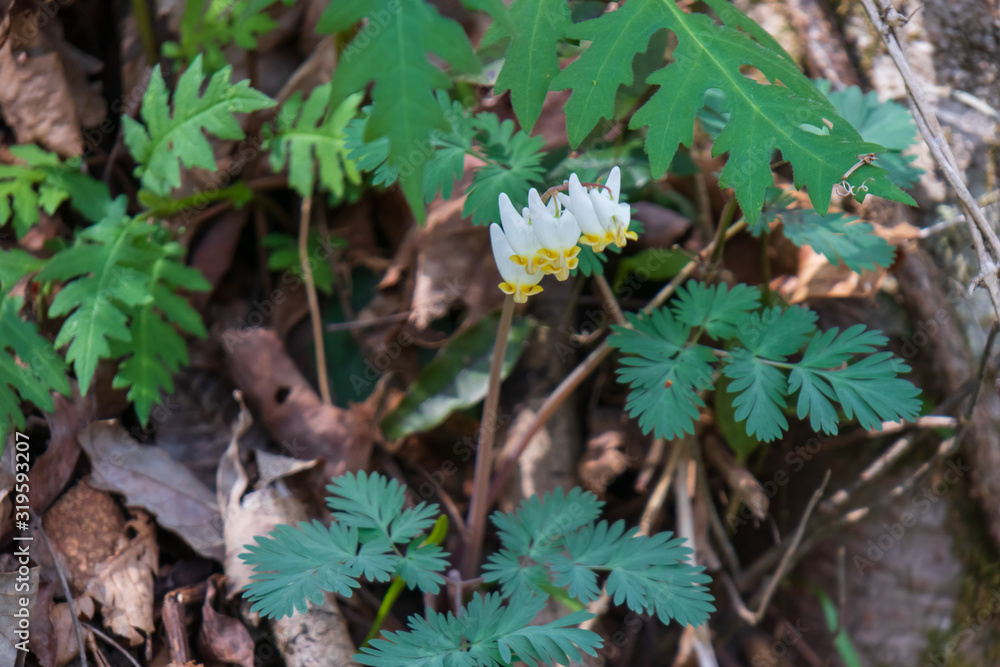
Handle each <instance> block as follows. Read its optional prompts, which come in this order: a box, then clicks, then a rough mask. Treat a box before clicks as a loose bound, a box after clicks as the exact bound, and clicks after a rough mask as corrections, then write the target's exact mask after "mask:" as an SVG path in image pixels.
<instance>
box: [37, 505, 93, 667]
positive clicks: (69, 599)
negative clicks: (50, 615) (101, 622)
mask: <svg viewBox="0 0 1000 667" xmlns="http://www.w3.org/2000/svg"><path fill="white" fill-rule="evenodd" d="M35 529H36V530H37V531H38V534H39V535H40V536H41V538H42V542H45V548H46V549H48V550H49V555H51V556H52V563H53V564H54V565H55V567H56V572H57V573H58V574H59V581H60V582H62V587H63V592H64V593H65V594H66V603H67V604H68V605H69V614H70V616H72V618H73V632H75V633H76V643H77V645H78V646H79V647H80V664H81V665H82V667H87V651H86V650H85V649H84V646H83V632H81V630H80V618H79V617H78V616H77V615H76V603H74V602H73V591H71V590H70V588H69V582H67V581H66V574H65V573H64V572H63V567H62V564H61V563H60V562H59V558H57V557H56V552H55V549H53V548H52V543H51V542H49V536H48V535H46V534H45V531H44V530H43V529H42V524H41V522H40V521H39V522H36V523H35Z"/></svg>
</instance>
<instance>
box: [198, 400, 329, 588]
mask: <svg viewBox="0 0 1000 667" xmlns="http://www.w3.org/2000/svg"><path fill="white" fill-rule="evenodd" d="M250 424H251V419H250V414H249V412H247V411H246V410H245V409H244V410H241V411H240V416H239V417H238V418H237V422H236V426H235V428H234V429H233V437H232V439H231V440H230V443H229V448H228V449H226V453H225V454H224V455H223V456H222V460H220V461H219V476H218V481H217V483H216V488H217V493H218V498H219V507H220V508H221V509H222V515H223V516H224V517H225V523H224V525H223V535H224V538H225V558H224V559H223V567H224V569H225V572H226V581H227V584H228V594H229V596H230V597H232V596H234V595H236V594H237V593H239V591H240V590H241V589H242V588H243V587H244V586H246V585H247V584H248V583H250V575H251V573H252V571H253V568H252V567H251V566H249V565H247V564H246V563H245V562H244V561H243V560H242V559H241V558H240V557H239V555H240V554H241V553H243V551H244V545H246V544H251V543H252V542H253V541H254V537H256V536H258V535H267V534H268V533H270V532H271V531H272V530H273V529H274V527H275V526H276V525H278V524H279V523H290V524H295V523H298V522H299V521H304V520H305V519H307V518H308V516H307V511H306V508H305V505H304V504H303V503H302V501H300V500H299V499H298V498H296V497H294V496H293V495H292V494H291V492H290V491H289V490H288V487H286V486H285V483H284V482H283V481H282V480H283V474H282V473H280V472H278V471H279V469H281V470H284V471H286V472H285V474H297V473H299V472H301V471H302V470H305V469H308V468H315V467H316V466H317V465H318V464H319V461H318V460H316V461H311V462H305V463H304V462H302V461H297V460H296V459H288V457H280V458H285V459H288V460H287V461H286V462H285V463H283V464H282V463H278V462H273V461H272V462H268V463H265V465H264V467H265V469H266V470H268V474H267V478H268V479H267V480H266V481H265V480H263V479H259V480H258V485H257V490H256V491H252V492H251V493H249V494H246V496H244V494H245V493H246V491H247V483H248V480H249V475H247V472H246V470H245V469H244V467H243V463H242V462H241V461H240V448H239V438H240V437H241V436H242V435H243V434H244V433H245V432H246V431H247V429H249V428H250ZM256 454H258V455H259V454H260V452H256ZM268 458H271V459H273V458H276V457H273V455H272V456H270V457H265V459H264V460H265V461H266V460H267V459H268ZM293 462H295V463H293ZM303 466H304V467H303ZM262 482H263V483H262Z"/></svg>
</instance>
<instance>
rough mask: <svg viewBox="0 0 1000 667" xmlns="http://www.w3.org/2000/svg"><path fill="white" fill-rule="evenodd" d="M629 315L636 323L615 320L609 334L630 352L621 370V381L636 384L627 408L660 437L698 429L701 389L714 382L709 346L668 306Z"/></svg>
mask: <svg viewBox="0 0 1000 667" xmlns="http://www.w3.org/2000/svg"><path fill="white" fill-rule="evenodd" d="M627 318H628V321H629V323H630V324H631V325H632V328H626V327H622V326H618V325H613V326H612V330H613V331H614V334H613V335H612V336H611V337H610V338H609V339H608V344H609V345H611V346H612V347H617V348H618V349H620V350H621V351H622V352H623V353H624V354H626V355H627V356H625V357H623V358H622V365H623V368H620V369H619V370H618V381H619V382H627V383H629V384H631V385H632V391H631V392H629V397H628V402H627V403H626V405H625V407H626V409H627V410H628V412H629V414H630V415H632V416H633V417H637V418H638V419H639V425H640V426H641V427H642V429H643V431H644V432H646V433H648V432H650V431H653V432H654V433H655V434H656V437H658V438H660V437H662V438H667V439H671V438H675V437H679V436H681V435H683V434H684V433H694V422H695V420H696V419H698V408H699V407H704V405H705V402H704V401H703V400H702V399H701V396H700V395H699V393H700V392H701V391H702V390H704V389H707V388H708V387H711V386H712V382H713V380H712V374H713V372H714V369H713V367H712V362H713V361H714V360H715V356H714V354H713V353H712V350H711V348H708V347H705V346H704V345H698V344H696V343H693V342H689V341H688V337H689V336H690V335H691V326H690V325H688V324H685V323H683V322H680V321H679V320H678V319H677V318H675V316H674V314H673V313H672V312H671V311H670V310H669V309H667V308H663V309H660V310H657V311H654V312H653V313H652V314H650V315H649V316H648V317H639V316H638V315H633V314H631V313H629V314H628V315H627Z"/></svg>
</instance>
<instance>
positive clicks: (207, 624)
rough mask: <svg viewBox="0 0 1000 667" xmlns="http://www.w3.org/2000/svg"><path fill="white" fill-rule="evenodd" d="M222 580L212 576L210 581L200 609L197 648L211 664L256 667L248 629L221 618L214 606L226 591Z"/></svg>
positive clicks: (234, 621) (238, 622)
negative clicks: (222, 663)
mask: <svg viewBox="0 0 1000 667" xmlns="http://www.w3.org/2000/svg"><path fill="white" fill-rule="evenodd" d="M222 580H223V577H222V575H213V576H212V577H211V578H210V579H209V580H208V590H207V592H206V594H205V603H204V604H203V605H202V607H201V618H202V622H201V631H200V632H199V633H198V647H199V648H200V649H201V652H202V654H203V655H204V656H205V657H207V658H209V659H210V660H214V661H217V662H226V663H232V664H237V665H242V666H243V667H254V650H253V646H254V644H253V638H252V637H251V636H250V632H249V631H248V630H247V628H246V626H245V625H243V623H242V622H241V621H240V620H239V619H236V618H233V617H232V616H225V615H223V614H220V613H219V612H217V611H216V610H215V608H214V606H213V605H215V603H216V600H217V598H218V593H219V592H221V591H222V589H223V581H222ZM223 597H225V596H224V595H223ZM220 602H221V600H220Z"/></svg>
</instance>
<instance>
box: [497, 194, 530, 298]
mask: <svg viewBox="0 0 1000 667" xmlns="http://www.w3.org/2000/svg"><path fill="white" fill-rule="evenodd" d="M503 196H504V195H501V197H503ZM508 201H509V200H508ZM490 240H491V241H492V242H493V259H495V260H496V263H497V268H498V269H500V276H501V277H503V280H504V281H503V282H502V283H500V290H501V291H502V292H503V293H504V294H510V295H513V297H514V301H516V302H517V303H525V302H526V301H527V300H528V297H529V296H531V295H532V294H538V293H539V292H541V291H542V288H541V286H540V285H539V284H538V283H539V282H540V281H541V280H542V275H543V274H542V272H541V271H535V273H534V275H531V274H529V273H528V271H527V270H526V269H525V267H524V266H523V265H521V264H519V263H517V262H515V261H514V260H512V259H511V257H514V256H516V255H515V253H514V249H513V248H511V246H510V242H509V241H508V240H507V236H506V235H505V234H504V233H503V230H502V229H501V228H500V225H498V224H497V223H495V222H494V223H493V224H492V225H490Z"/></svg>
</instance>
